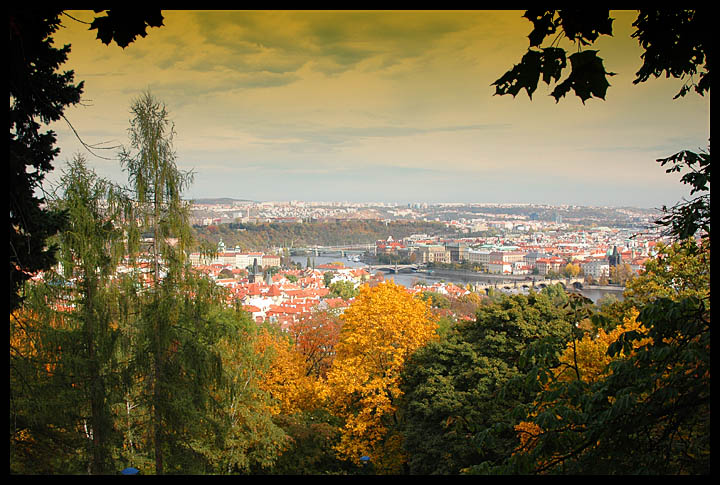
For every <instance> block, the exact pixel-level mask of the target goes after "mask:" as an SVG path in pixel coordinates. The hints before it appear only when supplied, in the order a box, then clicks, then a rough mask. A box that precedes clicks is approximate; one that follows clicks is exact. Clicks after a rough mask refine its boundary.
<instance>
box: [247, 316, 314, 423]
mask: <svg viewBox="0 0 720 485" xmlns="http://www.w3.org/2000/svg"><path fill="white" fill-rule="evenodd" d="M255 351H256V352H257V353H258V354H259V355H265V356H266V357H268V358H269V359H270V362H269V366H268V368H267V369H266V370H265V371H264V372H262V374H261V379H260V388H261V389H263V390H264V391H266V392H268V393H269V394H270V396H272V398H273V399H274V403H273V405H272V406H271V412H272V414H273V415H278V414H286V415H291V414H294V413H298V412H301V411H310V410H313V409H315V407H316V404H317V403H316V395H317V393H318V391H317V389H316V380H315V379H314V377H313V376H310V375H308V372H307V363H306V361H305V359H304V357H303V355H302V354H301V353H300V352H298V351H297V350H295V348H294V346H293V343H292V341H291V340H290V339H289V338H287V336H285V335H282V334H279V333H276V332H271V331H269V330H268V329H261V330H260V332H259V334H258V339H257V342H256V345H255Z"/></svg>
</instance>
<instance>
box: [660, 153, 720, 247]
mask: <svg viewBox="0 0 720 485" xmlns="http://www.w3.org/2000/svg"><path fill="white" fill-rule="evenodd" d="M657 161H658V162H660V165H662V166H665V165H666V164H670V167H669V168H668V169H667V170H665V171H666V172H667V173H672V172H680V171H681V170H682V169H683V168H687V169H688V170H689V172H688V173H685V174H684V175H683V176H682V178H681V179H680V181H681V182H682V183H684V184H688V185H690V186H691V187H692V188H691V189H690V195H691V196H692V195H694V194H697V193H698V192H699V193H701V194H700V195H696V196H695V197H694V198H693V199H691V200H686V201H683V202H679V203H677V204H675V205H674V206H673V207H671V208H668V207H667V206H664V205H663V208H662V210H663V212H664V213H665V215H664V216H663V217H661V218H660V219H659V220H658V221H657V222H656V224H658V225H660V226H665V227H667V228H668V229H667V234H669V235H671V236H674V237H675V238H677V239H686V238H688V237H692V236H694V235H695V234H697V233H698V232H701V233H705V234H707V235H709V234H710V148H708V152H707V153H699V154H698V153H694V152H691V151H688V150H683V151H681V152H678V153H676V154H675V155H672V156H670V157H667V158H660V159H658V160H657Z"/></svg>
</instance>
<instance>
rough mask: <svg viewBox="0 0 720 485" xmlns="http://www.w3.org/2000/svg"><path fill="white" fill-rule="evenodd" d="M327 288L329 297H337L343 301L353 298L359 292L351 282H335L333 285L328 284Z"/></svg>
mask: <svg viewBox="0 0 720 485" xmlns="http://www.w3.org/2000/svg"><path fill="white" fill-rule="evenodd" d="M326 274H327V273H326ZM328 288H330V293H329V296H331V297H339V298H342V299H343V300H349V299H351V298H355V297H356V296H357V295H358V292H359V291H360V290H358V289H357V288H356V287H355V283H353V282H352V281H336V282H335V283H330V286H328Z"/></svg>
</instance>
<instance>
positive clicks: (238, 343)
mask: <svg viewBox="0 0 720 485" xmlns="http://www.w3.org/2000/svg"><path fill="white" fill-rule="evenodd" d="M211 321H212V322H213V323H214V325H218V324H221V325H218V326H219V327H220V328H225V329H226V331H225V332H224V333H223V334H222V335H221V336H220V337H219V339H218V340H217V342H216V344H215V348H216V349H217V350H218V352H219V354H220V356H221V358H222V362H223V369H222V374H223V379H222V382H221V383H220V384H218V385H215V386H212V394H213V398H214V400H215V401H216V402H217V405H216V407H215V408H214V413H215V414H216V416H217V421H218V422H219V423H221V426H220V427H219V428H218V429H217V433H216V434H214V435H213V434H208V435H206V437H205V440H206V441H205V443H204V444H203V445H202V446H200V447H199V448H198V449H199V450H200V451H201V452H202V453H203V455H204V456H205V457H206V459H207V460H208V463H209V466H210V472H211V473H216V474H236V473H250V472H254V471H263V470H268V469H271V468H272V467H273V466H274V464H275V462H276V460H277V459H278V455H280V454H281V453H282V451H283V450H284V449H286V448H287V446H288V445H289V443H288V441H289V440H288V437H287V435H286V433H285V432H284V431H283V429H282V428H281V427H280V426H279V425H278V424H276V423H275V419H274V417H275V414H276V412H275V411H273V408H274V407H275V406H276V405H277V404H276V401H275V400H274V397H273V396H272V395H271V393H270V392H269V391H268V390H267V386H266V385H265V384H264V383H263V376H265V375H268V373H270V372H271V366H272V365H273V363H274V361H275V356H274V355H273V354H272V352H269V351H265V350H264V349H265V348H267V341H263V340H262V336H261V332H262V331H263V330H264V329H261V328H259V327H258V326H257V325H256V324H255V322H254V321H253V320H252V318H251V317H250V315H249V314H247V313H245V312H242V311H241V310H240V311H237V312H233V311H231V310H229V309H227V308H223V305H219V306H217V307H216V308H215V314H214V316H213V318H212V319H211ZM271 387H273V386H271Z"/></svg>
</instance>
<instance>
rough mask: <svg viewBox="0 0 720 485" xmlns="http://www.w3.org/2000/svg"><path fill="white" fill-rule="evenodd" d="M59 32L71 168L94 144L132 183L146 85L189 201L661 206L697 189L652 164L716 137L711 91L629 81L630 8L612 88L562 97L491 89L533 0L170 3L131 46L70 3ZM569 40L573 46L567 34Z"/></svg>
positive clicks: (617, 38)
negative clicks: (167, 124) (516, 2)
mask: <svg viewBox="0 0 720 485" xmlns="http://www.w3.org/2000/svg"><path fill="white" fill-rule="evenodd" d="M69 13H70V15H72V17H74V18H75V19H77V20H78V21H76V20H72V19H70V18H69V17H63V21H62V27H61V28H60V30H59V31H57V32H56V33H55V35H54V39H55V44H56V45H57V46H60V45H64V44H71V46H72V47H71V52H70V54H69V58H68V61H67V62H66V63H65V64H64V65H63V70H67V69H72V70H73V71H74V72H75V80H76V81H80V80H82V81H84V83H85V85H84V86H85V87H84V94H83V98H82V103H81V104H78V105H76V106H73V107H69V108H68V109H66V112H65V115H66V117H67V119H68V121H69V123H70V124H72V127H73V128H74V131H75V132H76V133H77V134H78V135H79V137H80V138H81V139H82V141H83V142H84V143H85V144H87V145H91V146H97V147H103V148H104V149H95V150H92V151H88V150H87V149H85V148H83V146H82V144H81V143H80V141H79V140H78V135H75V134H74V133H73V130H71V128H70V126H69V125H68V123H66V122H65V121H60V122H57V123H55V124H53V126H52V129H53V130H54V131H55V132H56V133H57V136H58V147H59V148H60V149H61V153H60V155H59V156H58V158H57V159H56V161H55V171H54V172H53V173H51V174H49V175H48V176H47V177H46V179H47V180H48V182H49V183H55V182H56V181H57V179H58V177H59V174H60V173H61V171H62V169H63V168H64V166H65V163H66V162H67V161H68V160H70V159H72V158H73V157H75V156H76V155H77V154H82V155H83V156H84V157H85V158H86V160H87V162H88V164H89V165H90V166H91V167H92V168H93V169H94V170H95V171H96V172H97V173H98V175H100V176H102V177H106V178H109V179H110V180H113V181H115V182H118V183H121V184H125V183H127V175H126V174H125V173H124V172H123V171H122V167H121V165H120V163H119V162H118V159H117V154H118V151H119V150H118V149H117V148H111V147H119V146H121V145H124V146H129V138H128V133H127V130H128V128H129V122H130V119H131V114H130V107H131V105H132V103H133V101H134V100H135V99H137V98H138V97H139V96H140V95H141V94H142V93H143V92H146V91H150V92H151V93H152V94H153V96H155V97H156V98H157V99H158V100H160V101H161V102H163V103H164V104H165V105H166V106H167V108H168V111H169V116H170V119H171V120H172V121H173V122H174V124H175V131H176V135H175V138H174V147H175V152H176V156H177V159H176V163H177V166H178V168H180V169H181V170H192V171H193V172H194V173H195V176H194V183H193V184H192V186H191V187H190V188H189V189H188V190H187V191H186V193H185V196H186V197H188V198H194V199H198V198H210V197H231V198H236V199H249V200H257V201H291V200H305V201H348V202H373V201H377V202H397V203H403V204H404V203H416V202H428V203H439V202H465V203H493V202H496V203H537V204H552V205H560V204H572V205H584V206H632V207H640V208H659V207H661V206H662V205H668V206H670V205H673V204H674V203H676V202H677V201H679V200H680V199H681V198H683V197H687V196H688V194H689V190H688V187H687V186H686V185H683V184H682V183H680V181H679V179H680V175H679V174H677V173H675V174H666V173H665V169H664V168H663V167H661V166H660V164H659V163H657V162H656V161H655V160H656V159H658V158H662V157H667V156H669V155H672V154H674V153H676V152H679V151H680V150H683V149H689V150H693V151H699V150H704V149H707V147H708V144H709V138H710V99H709V95H707V94H706V95H705V96H704V97H701V96H699V95H697V94H695V93H694V92H691V93H689V94H688V95H687V96H685V97H684V98H680V99H677V100H673V99H672V98H673V96H674V95H675V94H676V93H677V92H678V91H679V89H680V87H681V81H679V80H676V79H669V80H668V79H664V78H659V79H651V80H649V81H647V82H645V83H643V84H639V85H634V84H633V83H632V81H633V79H634V74H635V72H636V71H637V70H638V69H639V68H640V66H641V63H642V61H641V58H640V56H641V54H642V50H641V48H640V47H639V45H638V43H637V41H636V40H635V39H632V38H631V33H632V32H633V30H634V29H633V27H632V22H633V21H634V19H635V17H636V15H633V12H632V11H613V12H612V13H611V16H612V17H613V18H614V19H615V20H614V22H613V34H614V35H613V36H612V37H609V36H602V37H601V38H600V39H599V40H598V41H597V42H596V43H595V44H594V45H593V46H592V49H594V50H598V51H599V54H598V55H599V56H600V57H602V58H603V59H604V62H605V68H606V70H607V71H610V72H615V73H616V75H615V76H612V77H610V78H609V81H610V84H611V86H610V88H609V89H608V91H607V95H606V98H605V100H599V99H595V98H593V99H590V100H587V101H586V102H585V104H583V103H582V102H581V100H580V99H579V98H577V97H576V96H574V95H573V94H569V95H568V96H566V97H565V98H563V99H561V100H560V102H559V103H556V102H555V100H554V98H552V97H551V96H550V92H551V91H552V86H547V85H546V84H544V83H542V82H540V84H539V85H538V89H537V90H536V92H535V94H534V95H533V99H532V100H530V99H529V98H528V96H527V95H526V94H525V92H524V91H523V92H521V93H520V94H519V95H518V96H517V97H516V98H513V97H512V96H509V95H507V96H495V95H494V92H495V88H494V86H492V83H493V82H494V81H495V80H496V79H498V78H499V77H500V76H502V75H503V74H504V73H505V72H506V71H507V70H509V69H510V68H512V66H513V65H514V64H516V63H518V62H520V59H521V57H522V56H523V54H524V53H525V52H526V51H527V48H528V39H527V35H528V34H529V33H530V31H531V30H532V24H531V23H530V22H529V21H528V20H527V19H524V18H522V15H523V11H519V10H510V11H499V10H493V11H481V10H471V11H457V10H451V11H439V10H433V11H345V10H343V11H317V10H313V11H217V10H214V11H198V10H191V11H182V10H170V11H163V16H164V26H163V27H160V28H149V29H148V34H147V36H146V37H144V38H140V37H139V38H138V39H137V40H136V41H135V42H133V43H132V44H130V45H129V46H128V47H126V48H125V49H122V48H120V47H118V46H117V45H116V44H114V43H113V44H111V45H110V46H106V45H105V44H102V43H101V42H100V41H99V40H97V39H96V38H95V35H96V31H90V30H88V27H89V26H88V25H87V24H84V23H81V22H79V21H84V22H90V21H92V19H93V17H94V13H93V12H92V11H71V12H69ZM561 46H563V47H566V48H568V49H572V50H574V49H576V47H574V46H571V45H568V44H565V45H563V44H561Z"/></svg>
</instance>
